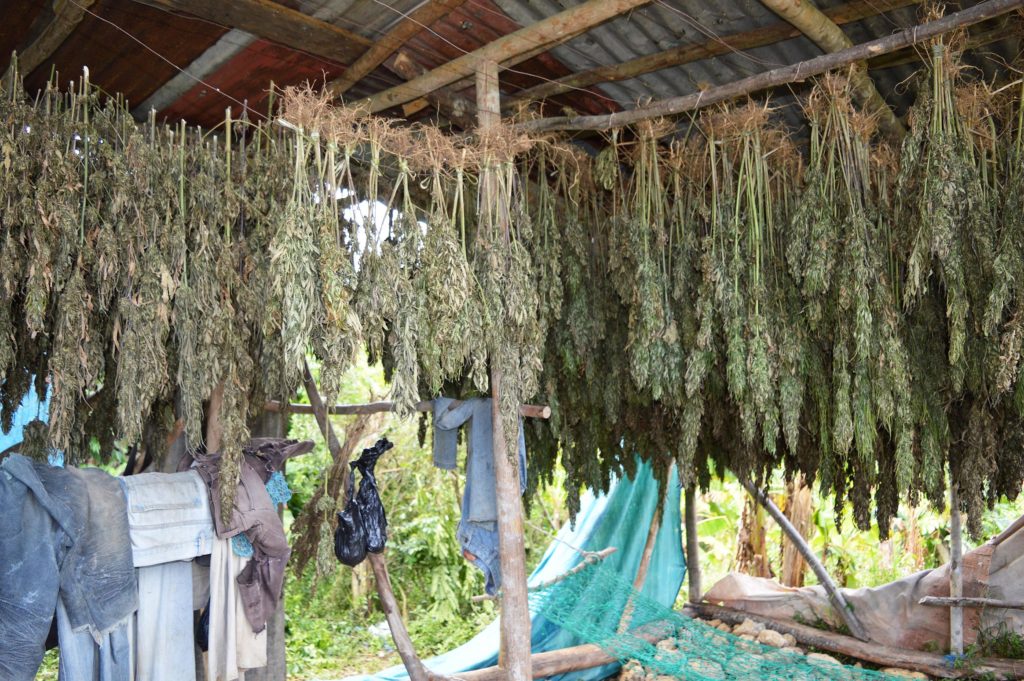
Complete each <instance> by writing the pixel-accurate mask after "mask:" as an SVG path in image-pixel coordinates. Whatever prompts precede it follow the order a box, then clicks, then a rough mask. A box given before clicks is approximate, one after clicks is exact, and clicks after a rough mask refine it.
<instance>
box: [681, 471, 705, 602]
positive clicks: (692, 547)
mask: <svg viewBox="0 0 1024 681" xmlns="http://www.w3.org/2000/svg"><path fill="white" fill-rule="evenodd" d="M685 500H686V509H685V513H686V579H687V582H688V584H689V585H690V588H689V596H688V598H689V600H690V602H691V603H700V600H701V598H702V597H703V593H702V591H701V588H700V546H699V545H698V544H697V490H696V488H694V487H687V488H686V493H685Z"/></svg>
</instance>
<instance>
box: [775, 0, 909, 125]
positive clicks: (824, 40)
mask: <svg viewBox="0 0 1024 681" xmlns="http://www.w3.org/2000/svg"><path fill="white" fill-rule="evenodd" d="M761 2H762V3H764V5H765V6H766V7H768V8H769V9H770V10H772V11H773V12H775V13H776V14H778V15H779V16H780V17H782V18H783V19H785V20H786V21H788V22H789V23H791V24H793V25H794V26H796V27H797V28H798V29H800V31H801V32H802V33H803V34H804V35H806V36H807V37H808V38H810V39H811V41H812V42H814V44H815V45H817V46H818V47H820V48H821V49H823V50H824V51H825V52H838V51H840V50H845V49H846V48H848V47H852V46H853V41H852V40H850V38H849V36H847V35H846V34H845V33H843V29H841V28H839V26H838V25H837V24H836V23H835V22H834V21H832V20H831V19H829V18H828V16H827V15H826V14H825V13H824V12H822V11H821V10H820V9H818V7H817V6H816V5H815V4H814V2H813V0H761ZM849 77H850V86H851V89H852V91H853V97H854V99H855V100H856V101H857V102H858V103H859V104H861V105H862V106H864V107H865V108H866V109H867V110H868V111H871V112H872V113H874V114H875V115H877V116H878V123H879V126H880V127H881V129H882V130H883V131H885V132H886V134H888V135H890V136H892V137H895V138H897V139H899V138H902V137H903V135H904V134H906V132H907V129H906V127H904V125H903V124H902V123H901V122H900V120H899V119H898V118H896V114H894V113H893V111H892V109H890V108H889V105H888V104H886V103H885V99H884V98H883V97H882V95H880V94H879V93H878V88H876V87H875V84H874V82H872V80H871V77H870V76H869V75H868V69H867V65H866V64H865V63H864V62H855V63H854V64H853V65H852V67H851V68H850V75H849Z"/></svg>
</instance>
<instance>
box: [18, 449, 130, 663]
mask: <svg viewBox="0 0 1024 681" xmlns="http://www.w3.org/2000/svg"><path fill="white" fill-rule="evenodd" d="M0 508H2V509H3V511H4V512H3V513H0V572H2V573H3V575H4V579H3V580H0V642H2V643H3V655H0V678H3V679H4V680H5V681H8V680H10V681H22V680H23V679H24V680H25V681H30V680H31V679H33V678H34V677H35V673H36V670H37V669H38V667H39V664H40V662H41V661H42V658H43V652H44V650H43V649H44V645H45V642H46V637H47V633H48V632H49V629H50V622H51V621H52V618H53V615H54V613H55V612H56V610H57V605H58V599H59V600H60V604H61V607H62V608H63V610H64V615H65V630H66V631H68V632H70V633H71V634H75V635H77V634H85V636H86V637H87V638H88V639H91V640H92V645H94V646H97V647H99V646H100V645H101V644H102V643H103V642H104V641H105V640H107V638H108V635H109V634H112V632H114V631H115V630H116V629H118V628H119V627H122V626H124V625H125V624H126V623H127V620H128V618H129V617H130V616H131V614H132V613H133V612H134V611H135V609H136V606H137V604H138V600H137V594H136V588H135V575H134V570H133V568H132V559H131V546H130V544H129V540H128V519H127V513H126V506H125V497H124V494H123V493H122V491H121V486H120V484H119V483H118V481H117V479H116V478H113V477H112V476H110V475H108V474H107V473H105V472H103V471H101V470H99V469H78V468H73V467H71V468H66V469H65V468H52V467H50V466H48V465H47V464H45V463H40V462H36V461H31V460H30V459H27V458H25V457H23V456H21V455H18V454H12V455H10V456H8V457H7V458H6V459H4V461H3V463H2V464H0ZM65 638H66V639H67V637H65ZM66 674H67V676H68V677H70V678H75V679H83V680H88V679H92V678H94V676H93V670H92V669H89V670H76V669H70V668H68V669H67V670H66Z"/></svg>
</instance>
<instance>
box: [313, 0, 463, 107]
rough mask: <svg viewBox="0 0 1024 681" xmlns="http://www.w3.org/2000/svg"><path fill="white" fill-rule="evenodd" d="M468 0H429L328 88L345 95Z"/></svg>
mask: <svg viewBox="0 0 1024 681" xmlns="http://www.w3.org/2000/svg"><path fill="white" fill-rule="evenodd" d="M465 2H466V0H429V1H428V2H427V3H426V4H425V5H423V6H422V7H420V8H419V9H417V10H416V11H415V12H412V13H411V14H409V16H407V17H405V18H404V19H402V20H401V21H400V22H398V25H396V26H395V27H394V28H392V29H391V30H390V31H388V32H387V33H386V34H385V35H384V36H383V37H381V38H380V39H379V40H377V42H375V43H373V45H371V46H370V48H369V49H368V50H366V52H364V53H363V54H362V56H360V57H359V59H357V60H356V61H355V63H354V64H352V65H351V66H350V67H348V68H347V69H346V70H345V73H344V74H342V75H341V77H340V78H336V79H334V80H332V81H331V82H330V83H328V84H327V91H328V92H330V93H331V94H332V95H333V96H335V97H340V96H341V95H343V94H345V92H346V91H348V89H349V88H350V87H352V86H353V85H355V84H356V83H358V82H359V81H360V80H362V79H363V78H364V77H366V76H367V75H368V74H369V73H370V72H371V71H373V70H374V69H375V68H377V67H378V66H380V65H381V64H383V63H384V61H385V60H386V59H387V58H388V57H390V56H391V55H392V54H394V53H395V52H396V51H397V50H398V49H399V48H400V47H401V46H402V45H404V44H405V43H406V42H407V41H408V40H410V39H411V38H412V37H413V36H415V35H416V34H417V33H419V32H420V31H422V30H423V27H424V26H430V25H431V24H433V23H434V22H435V21H437V20H438V19H441V18H442V17H444V16H447V15H448V14H449V13H450V12H451V11H452V10H455V9H457V8H458V7H460V6H462V4H463V3H465Z"/></svg>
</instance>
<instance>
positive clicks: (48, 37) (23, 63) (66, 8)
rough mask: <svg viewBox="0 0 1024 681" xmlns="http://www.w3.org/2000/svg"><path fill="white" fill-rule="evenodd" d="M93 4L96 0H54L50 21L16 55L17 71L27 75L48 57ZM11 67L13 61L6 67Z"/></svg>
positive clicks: (9, 68) (80, 21)
mask: <svg viewBox="0 0 1024 681" xmlns="http://www.w3.org/2000/svg"><path fill="white" fill-rule="evenodd" d="M95 4H96V0H76V1H75V2H70V1H69V0H54V3H53V16H52V17H51V18H50V21H49V22H47V24H46V25H45V26H43V29H42V31H41V32H40V33H39V35H38V36H37V37H36V39H35V40H33V41H32V44H31V45H29V46H28V47H26V48H25V49H24V50H22V51H21V53H20V54H19V55H18V70H19V72H20V73H21V74H22V75H26V76H27V75H28V74H30V73H32V72H33V71H35V70H36V68H38V67H39V66H41V65H42V64H43V62H45V61H46V60H47V59H49V58H50V56H51V55H52V54H53V53H54V52H56V51H57V48H58V47H60V45H61V43H63V42H64V41H65V40H67V37H68V36H69V35H71V32H72V31H74V30H75V28H76V27H77V26H78V24H80V23H82V19H83V18H84V17H85V13H86V10H88V9H89V8H90V7H92V6H93V5H95ZM12 68H13V63H12V65H11V66H9V67H8V71H10V70H11V69H12Z"/></svg>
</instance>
